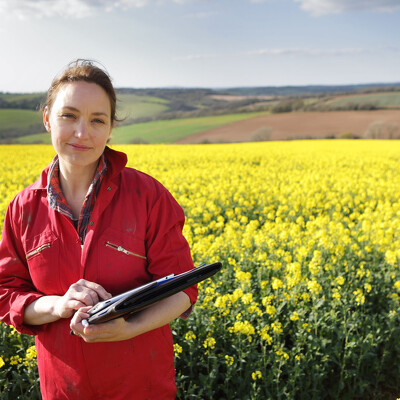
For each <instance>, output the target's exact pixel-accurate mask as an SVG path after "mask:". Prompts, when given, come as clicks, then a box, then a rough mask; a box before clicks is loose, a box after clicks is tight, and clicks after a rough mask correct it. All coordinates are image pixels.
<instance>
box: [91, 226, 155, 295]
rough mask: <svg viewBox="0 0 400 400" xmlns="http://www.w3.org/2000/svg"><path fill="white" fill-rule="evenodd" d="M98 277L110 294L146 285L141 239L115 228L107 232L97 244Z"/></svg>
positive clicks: (146, 278)
mask: <svg viewBox="0 0 400 400" xmlns="http://www.w3.org/2000/svg"><path fill="white" fill-rule="evenodd" d="M97 276H98V278H99V279H98V283H99V284H100V285H102V286H104V287H105V288H106V289H107V290H108V291H109V292H111V293H112V294H118V293H122V292H124V291H126V290H130V289H132V288H134V287H136V286H139V285H142V284H144V283H147V282H149V281H150V280H151V277H150V275H149V274H148V272H147V257H146V248H145V243H144V240H142V239H141V238H139V237H137V236H134V235H130V234H126V233H125V232H121V231H118V230H116V229H112V228H108V229H106V230H105V232H104V234H103V235H102V236H101V239H100V241H99V244H98V274H97Z"/></svg>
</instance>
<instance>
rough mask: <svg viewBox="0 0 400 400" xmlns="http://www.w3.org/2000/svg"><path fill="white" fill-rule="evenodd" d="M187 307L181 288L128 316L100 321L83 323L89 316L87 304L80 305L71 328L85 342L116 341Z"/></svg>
mask: <svg viewBox="0 0 400 400" xmlns="http://www.w3.org/2000/svg"><path fill="white" fill-rule="evenodd" d="M189 307H190V299H189V296H188V295H187V294H186V293H184V292H179V293H176V294H174V295H172V296H170V297H167V298H165V299H163V300H161V301H159V302H157V303H155V304H153V305H152V306H150V307H147V308H145V309H144V310H142V311H140V312H138V313H135V314H133V315H132V316H130V317H129V318H128V319H126V320H125V319H124V318H122V317H120V318H117V319H114V320H112V321H108V322H105V323H103V324H93V325H89V326H83V324H82V321H83V320H84V319H86V318H89V314H88V313H87V312H88V311H89V310H90V307H83V308H81V309H79V310H78V311H77V312H76V313H75V315H74V316H73V318H72V320H71V323H70V328H71V330H72V332H73V333H74V334H75V335H78V336H80V337H82V339H83V340H84V341H85V342H88V343H94V342H115V341H119V340H127V339H131V338H133V337H135V336H139V335H141V334H143V333H145V332H148V331H151V330H153V329H156V328H159V327H161V326H163V325H166V324H169V323H170V322H171V321H173V320H174V319H175V318H177V317H179V316H180V315H181V314H182V313H183V312H185V311H186V310H187V309H188V308H189Z"/></svg>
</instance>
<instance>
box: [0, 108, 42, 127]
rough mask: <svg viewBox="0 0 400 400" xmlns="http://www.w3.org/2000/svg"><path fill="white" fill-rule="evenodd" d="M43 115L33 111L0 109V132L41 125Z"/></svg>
mask: <svg viewBox="0 0 400 400" xmlns="http://www.w3.org/2000/svg"><path fill="white" fill-rule="evenodd" d="M41 122H42V114H41V113H39V112H37V111H32V110H19V109H18V110H16V109H5V108H3V109H0V131H5V130H7V129H21V128H28V127H29V126H30V125H33V124H37V123H41Z"/></svg>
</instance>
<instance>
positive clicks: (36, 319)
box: [24, 279, 111, 325]
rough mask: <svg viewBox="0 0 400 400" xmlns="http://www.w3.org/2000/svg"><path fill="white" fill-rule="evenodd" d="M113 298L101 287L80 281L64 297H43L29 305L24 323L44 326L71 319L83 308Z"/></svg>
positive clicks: (83, 280) (25, 312)
mask: <svg viewBox="0 0 400 400" xmlns="http://www.w3.org/2000/svg"><path fill="white" fill-rule="evenodd" d="M110 297H111V294H110V293H108V292H107V291H106V290H105V289H104V288H103V287H102V286H101V285H99V284H97V283H94V282H90V281H87V280H85V279H80V280H79V281H78V282H76V283H74V284H73V285H71V286H70V287H69V289H68V290H67V292H66V293H65V294H64V296H55V295H51V296H43V297H39V298H38V299H37V300H35V301H33V302H32V303H31V304H29V305H28V306H27V307H26V308H25V311H24V323H25V324H27V325H43V324H48V323H50V322H54V321H57V320H59V319H60V318H69V317H71V316H72V314H73V313H74V312H75V311H76V310H79V309H80V308H81V307H85V306H93V305H95V304H96V303H97V302H98V301H99V300H106V299H109V298H110Z"/></svg>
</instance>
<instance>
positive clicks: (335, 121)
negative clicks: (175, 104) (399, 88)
mask: <svg viewBox="0 0 400 400" xmlns="http://www.w3.org/2000/svg"><path fill="white" fill-rule="evenodd" d="M376 121H384V122H388V123H397V124H399V125H400V110H376V111H331V112H302V113H285V114H272V115H265V116H260V117H255V118H251V119H247V120H244V121H239V122H235V123H232V124H228V125H224V126H221V127H218V128H214V129H210V130H207V131H204V132H200V133H197V134H194V135H190V136H188V137H186V138H183V139H181V140H178V141H177V142H176V143H182V144H184V143H186V144H190V143H201V142H206V141H207V142H214V143H215V142H246V141H249V140H251V136H252V134H253V133H254V132H255V131H257V130H258V129H260V128H264V127H269V128H271V129H272V133H271V136H270V140H290V139H305V138H307V139H323V138H327V137H332V136H334V137H338V135H340V134H341V133H343V132H351V133H352V134H353V135H355V136H359V137H362V136H363V135H364V133H365V131H366V130H367V128H368V126H369V125H370V124H371V123H373V122H376Z"/></svg>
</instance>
